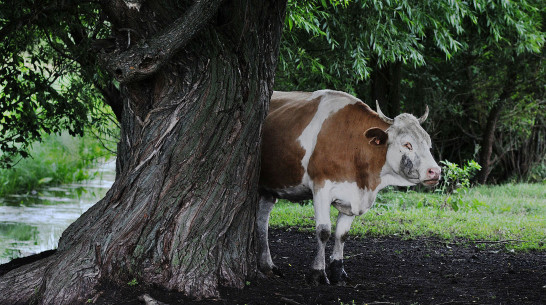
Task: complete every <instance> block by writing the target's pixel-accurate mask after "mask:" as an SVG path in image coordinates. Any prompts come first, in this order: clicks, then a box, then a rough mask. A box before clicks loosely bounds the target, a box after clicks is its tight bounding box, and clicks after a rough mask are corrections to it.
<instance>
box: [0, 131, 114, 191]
mask: <svg viewBox="0 0 546 305" xmlns="http://www.w3.org/2000/svg"><path fill="white" fill-rule="evenodd" d="M30 154H31V156H32V157H31V158H27V159H23V160H21V161H20V162H19V163H17V165H16V166H14V168H13V169H0V197H3V196H6V195H8V194H13V193H28V192H32V191H33V190H35V189H36V188H38V187H42V186H45V185H56V184H62V183H71V182H75V181H82V180H85V179H88V178H89V174H88V172H87V168H88V167H89V166H91V165H92V164H93V162H95V161H96V160H98V159H107V158H109V157H111V156H112V154H111V153H110V152H109V151H108V150H107V149H105V148H104V147H103V145H102V144H101V143H100V141H99V140H97V139H95V138H94V137H91V136H85V137H83V138H81V137H71V136H69V135H68V134H62V135H50V136H46V137H45V139H44V141H43V142H41V143H36V144H35V145H34V146H33V148H32V150H31V151H30Z"/></svg>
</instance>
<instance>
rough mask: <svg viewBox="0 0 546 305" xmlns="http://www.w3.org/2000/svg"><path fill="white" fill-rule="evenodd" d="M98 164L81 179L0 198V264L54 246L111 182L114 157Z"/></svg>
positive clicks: (114, 169) (114, 170)
mask: <svg viewBox="0 0 546 305" xmlns="http://www.w3.org/2000/svg"><path fill="white" fill-rule="evenodd" d="M97 166H98V167H97V168H94V169H91V171H90V173H91V174H92V175H93V178H92V179H90V180H88V181H85V182H83V183H77V184H67V185H61V186H55V187H49V188H44V189H40V190H37V191H35V192H33V193H32V194H29V195H12V196H8V197H6V198H0V264H4V263H7V262H9V261H10V260H12V259H14V258H17V257H23V256H28V255H32V254H36V253H40V252H42V251H45V250H50V249H54V248H56V247H57V244H58V242H59V238H60V237H61V234H62V233H63V231H64V230H65V229H66V228H67V227H68V226H69V225H70V224H71V223H72V222H74V220H76V219H77V218H78V217H79V216H80V215H81V214H83V213H84V212H85V211H87V209H89V208H90V207H91V206H93V205H94V204H95V203H97V202H98V201H99V200H100V199H101V198H103V197H104V195H105V194H106V192H107V191H108V190H109V189H110V187H111V186H112V183H114V180H115V176H116V161H115V159H113V160H109V161H107V162H101V163H99V164H98V165H97Z"/></svg>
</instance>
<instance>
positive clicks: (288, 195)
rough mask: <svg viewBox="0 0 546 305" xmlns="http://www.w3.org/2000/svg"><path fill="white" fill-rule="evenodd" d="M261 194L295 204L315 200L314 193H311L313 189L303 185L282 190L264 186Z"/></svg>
mask: <svg viewBox="0 0 546 305" xmlns="http://www.w3.org/2000/svg"><path fill="white" fill-rule="evenodd" d="M260 192H261V193H263V194H267V195H271V196H273V197H275V198H278V199H286V200H290V201H293V202H299V201H302V200H309V199H313V192H311V189H310V188H309V187H307V186H305V185H303V184H300V185H297V186H293V187H286V188H281V189H272V188H267V187H263V186H262V187H261V189H260Z"/></svg>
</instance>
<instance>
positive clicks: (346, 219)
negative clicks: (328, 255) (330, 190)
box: [330, 212, 355, 285]
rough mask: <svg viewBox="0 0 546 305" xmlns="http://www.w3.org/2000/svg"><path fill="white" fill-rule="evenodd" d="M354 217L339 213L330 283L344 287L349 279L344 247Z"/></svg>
mask: <svg viewBox="0 0 546 305" xmlns="http://www.w3.org/2000/svg"><path fill="white" fill-rule="evenodd" d="M354 218H355V217H354V216H349V215H346V214H343V213H341V212H340V213H339V214H338V216H337V224H336V233H335V244H334V250H333V252H332V260H331V262H330V281H331V282H332V284H341V285H343V284H344V283H345V281H346V280H347V279H348V277H347V273H346V272H345V269H343V245H344V244H345V239H346V238H347V233H348V232H349V229H351V224H352V223H353V219H354Z"/></svg>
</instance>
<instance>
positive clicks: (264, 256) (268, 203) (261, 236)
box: [256, 195, 281, 275]
mask: <svg viewBox="0 0 546 305" xmlns="http://www.w3.org/2000/svg"><path fill="white" fill-rule="evenodd" d="M274 205H275V198H273V197H272V196H269V195H260V203H259V206H258V211H257V214H256V226H257V230H258V268H259V269H260V271H261V272H262V273H264V274H265V275H273V274H277V275H281V273H280V271H279V268H277V266H275V264H273V260H272V259H271V253H270V252H269V240H268V227H269V215H270V214H271V210H273V206H274Z"/></svg>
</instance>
